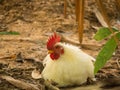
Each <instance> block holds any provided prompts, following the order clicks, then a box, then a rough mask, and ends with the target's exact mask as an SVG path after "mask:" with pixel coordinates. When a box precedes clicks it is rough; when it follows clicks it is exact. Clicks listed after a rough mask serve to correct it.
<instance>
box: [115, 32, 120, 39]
mask: <svg viewBox="0 0 120 90" xmlns="http://www.w3.org/2000/svg"><path fill="white" fill-rule="evenodd" d="M116 37H117V38H118V39H119V40H120V32H119V33H117V34H116Z"/></svg>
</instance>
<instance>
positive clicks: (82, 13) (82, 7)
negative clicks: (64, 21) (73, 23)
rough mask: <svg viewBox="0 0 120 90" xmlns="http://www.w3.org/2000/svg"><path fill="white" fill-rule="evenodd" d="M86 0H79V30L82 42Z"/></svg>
mask: <svg viewBox="0 0 120 90" xmlns="http://www.w3.org/2000/svg"><path fill="white" fill-rule="evenodd" d="M84 1H85V0H79V8H80V9H79V21H78V32H79V42H80V44H81V43H82V40H83V28H84V26H83V24H84V23H83V20H84Z"/></svg>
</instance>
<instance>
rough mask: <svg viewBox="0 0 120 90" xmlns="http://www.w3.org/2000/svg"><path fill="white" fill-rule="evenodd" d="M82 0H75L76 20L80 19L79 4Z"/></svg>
mask: <svg viewBox="0 0 120 90" xmlns="http://www.w3.org/2000/svg"><path fill="white" fill-rule="evenodd" d="M79 2H80V0H75V15H76V21H78V20H79V14H80V13H79V11H80V10H79V9H80V5H79Z"/></svg>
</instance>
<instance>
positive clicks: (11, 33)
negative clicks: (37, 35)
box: [0, 31, 20, 35]
mask: <svg viewBox="0 0 120 90" xmlns="http://www.w3.org/2000/svg"><path fill="white" fill-rule="evenodd" d="M0 35H20V33H19V32H15V31H9V32H7V31H3V32H0Z"/></svg>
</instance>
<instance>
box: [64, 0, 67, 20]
mask: <svg viewBox="0 0 120 90" xmlns="http://www.w3.org/2000/svg"><path fill="white" fill-rule="evenodd" d="M66 11H67V0H64V17H65V18H66V16H67V15H66Z"/></svg>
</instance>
